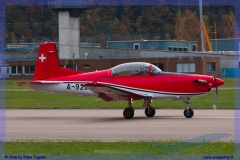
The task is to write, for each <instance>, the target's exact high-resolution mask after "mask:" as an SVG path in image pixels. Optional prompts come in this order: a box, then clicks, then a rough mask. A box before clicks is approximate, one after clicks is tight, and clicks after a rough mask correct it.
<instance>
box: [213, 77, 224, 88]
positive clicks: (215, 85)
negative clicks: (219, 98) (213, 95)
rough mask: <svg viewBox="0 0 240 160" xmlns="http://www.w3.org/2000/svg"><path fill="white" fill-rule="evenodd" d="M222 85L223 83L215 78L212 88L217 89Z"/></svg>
mask: <svg viewBox="0 0 240 160" xmlns="http://www.w3.org/2000/svg"><path fill="white" fill-rule="evenodd" d="M224 83H225V82H224V81H223V80H222V79H220V78H215V79H214V80H213V86H214V87H219V86H221V85H223V84H224Z"/></svg>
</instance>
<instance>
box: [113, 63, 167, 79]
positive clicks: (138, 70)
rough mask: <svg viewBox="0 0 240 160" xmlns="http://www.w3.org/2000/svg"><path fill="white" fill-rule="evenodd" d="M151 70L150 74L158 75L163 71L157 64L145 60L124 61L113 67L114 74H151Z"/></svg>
mask: <svg viewBox="0 0 240 160" xmlns="http://www.w3.org/2000/svg"><path fill="white" fill-rule="evenodd" d="M150 68H151V69H150ZM149 72H150V75H156V74H159V73H161V72H162V71H161V70H160V69H159V68H158V67H156V66H155V65H152V64H150V63H145V62H132V63H124V64H120V65H118V66H116V67H113V68H112V75H113V76H139V75H149Z"/></svg>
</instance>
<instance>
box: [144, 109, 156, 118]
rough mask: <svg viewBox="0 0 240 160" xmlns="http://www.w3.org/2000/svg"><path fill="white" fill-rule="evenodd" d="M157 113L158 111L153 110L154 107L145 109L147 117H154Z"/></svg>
mask: <svg viewBox="0 0 240 160" xmlns="http://www.w3.org/2000/svg"><path fill="white" fill-rule="evenodd" d="M155 113H156V111H155V108H153V107H147V108H146V109H145V115H146V116H147V117H154V115H155Z"/></svg>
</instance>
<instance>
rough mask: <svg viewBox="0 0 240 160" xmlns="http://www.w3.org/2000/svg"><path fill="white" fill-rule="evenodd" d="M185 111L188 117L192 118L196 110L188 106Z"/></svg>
mask: <svg viewBox="0 0 240 160" xmlns="http://www.w3.org/2000/svg"><path fill="white" fill-rule="evenodd" d="M183 113H184V116H185V117H186V118H192V116H193V115H194V112H193V110H192V109H191V108H189V109H187V108H186V109H185V110H184V112H183Z"/></svg>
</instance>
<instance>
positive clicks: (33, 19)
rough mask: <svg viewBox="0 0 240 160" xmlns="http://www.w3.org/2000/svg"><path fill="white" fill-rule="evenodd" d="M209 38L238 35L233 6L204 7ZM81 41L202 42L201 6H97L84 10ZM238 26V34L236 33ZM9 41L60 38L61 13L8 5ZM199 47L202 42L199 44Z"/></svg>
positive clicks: (81, 23) (39, 8)
mask: <svg viewBox="0 0 240 160" xmlns="http://www.w3.org/2000/svg"><path fill="white" fill-rule="evenodd" d="M203 13H204V21H205V25H206V27H207V30H208V34H209V37H210V38H214V37H215V35H214V32H215V30H214V26H215V25H216V33H217V34H216V36H217V38H234V37H238V35H239V34H238V29H237V28H238V24H237V23H236V20H235V18H234V8H233V7H229V6H209V7H208V6H205V7H203ZM80 19H81V20H80V33H81V41H84V42H91V43H101V44H102V46H103V47H104V46H105V44H106V41H107V40H140V39H148V40H149V39H151V40H174V39H175V40H190V41H198V42H200V20H199V8H198V6H186V7H184V6H179V7H177V6H135V7H133V6H131V7H129V6H128V7H123V6H122V7H95V8H88V9H85V10H84V11H82V14H81V16H80ZM234 29H235V35H234ZM6 40H7V43H17V42H42V41H47V40H52V41H58V15H57V12H56V11H53V10H51V9H49V8H47V7H44V6H29V7H25V6H24V7H23V6H8V7H7V9H6ZM199 46H200V45H199Z"/></svg>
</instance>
